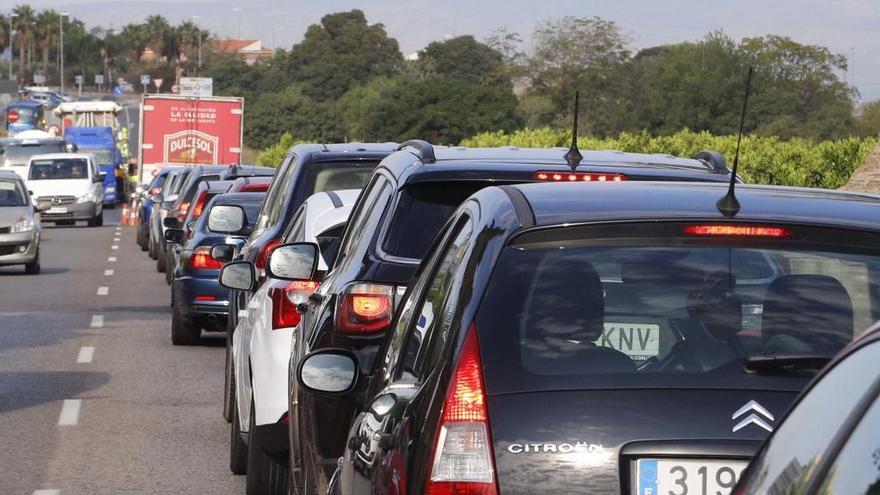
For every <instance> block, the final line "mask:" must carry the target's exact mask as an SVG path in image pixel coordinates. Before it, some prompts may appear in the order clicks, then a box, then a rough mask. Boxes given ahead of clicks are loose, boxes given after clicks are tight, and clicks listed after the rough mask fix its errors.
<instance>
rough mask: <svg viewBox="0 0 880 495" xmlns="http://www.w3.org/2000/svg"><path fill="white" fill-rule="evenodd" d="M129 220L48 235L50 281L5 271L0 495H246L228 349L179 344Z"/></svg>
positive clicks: (0, 313)
mask: <svg viewBox="0 0 880 495" xmlns="http://www.w3.org/2000/svg"><path fill="white" fill-rule="evenodd" d="M118 212H119V210H105V213H104V216H105V226H104V227H100V228H87V227H84V226H81V225H82V224H80V226H77V227H44V229H43V241H42V244H41V258H42V267H43V272H42V273H41V274H40V275H37V276H29V275H25V274H24V270H23V267H19V266H15V267H0V446H2V448H0V463H2V466H3V467H2V468H0V494H3V495H7V494H9V495H12V494H38V495H74V494H84V495H86V494H88V495H91V494H108V495H109V494H113V495H120V494H140V493H143V494H200V495H201V494H217V495H222V494H227V493H229V494H232V493H236V494H241V493H244V478H243V477H237V476H234V475H232V474H231V473H230V472H229V469H228V459H229V457H228V436H229V426H228V424H227V423H226V422H225V421H223V417H222V387H223V352H224V347H223V345H224V342H223V340H222V339H221V338H219V336H218V337H216V338H214V337H211V338H208V339H206V340H208V342H207V344H206V345H204V346H201V347H193V348H182V347H174V346H172V345H171V341H170V324H171V323H170V312H169V300H170V296H169V289H168V287H167V286H166V285H165V282H164V280H163V278H162V276H160V274H158V273H157V272H156V270H155V262H153V261H152V260H150V259H149V258H147V256H146V253H142V252H141V251H140V248H138V246H137V245H136V244H135V242H134V228H133V227H128V226H122V227H117V226H118V224H119V222H118V218H119V214H118ZM117 239H118V241H117Z"/></svg>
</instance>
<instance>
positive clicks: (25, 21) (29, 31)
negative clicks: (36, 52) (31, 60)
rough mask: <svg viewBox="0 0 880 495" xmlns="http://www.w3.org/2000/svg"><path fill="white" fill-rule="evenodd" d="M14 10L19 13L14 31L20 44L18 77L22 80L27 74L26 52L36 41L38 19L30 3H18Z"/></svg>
mask: <svg viewBox="0 0 880 495" xmlns="http://www.w3.org/2000/svg"><path fill="white" fill-rule="evenodd" d="M13 12H14V13H15V14H17V15H18V17H16V18H15V21H14V23H15V27H14V31H15V42H16V45H17V46H18V72H19V75H18V77H19V80H22V79H24V78H25V76H26V74H27V70H26V67H27V65H26V64H27V57H26V56H25V53H26V51H27V50H29V49H31V47H32V45H33V43H34V37H35V34H34V30H35V22H36V19H35V14H34V9H32V8H31V7H30V5H18V6H16V7H15V8H14V9H13Z"/></svg>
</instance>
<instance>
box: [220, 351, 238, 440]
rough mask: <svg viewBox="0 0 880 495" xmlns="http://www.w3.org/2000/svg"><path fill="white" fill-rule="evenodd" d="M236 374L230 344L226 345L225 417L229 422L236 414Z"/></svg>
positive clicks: (224, 376)
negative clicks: (234, 373)
mask: <svg viewBox="0 0 880 495" xmlns="http://www.w3.org/2000/svg"><path fill="white" fill-rule="evenodd" d="M234 409H235V376H234V375H233V369H232V356H231V355H230V353H229V344H227V345H226V366H225V370H224V373H223V419H225V420H226V422H227V423H231V422H232V416H233V415H234V414H235V413H234V412H233V410H234Z"/></svg>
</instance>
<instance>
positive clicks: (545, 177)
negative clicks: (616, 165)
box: [535, 172, 627, 182]
mask: <svg viewBox="0 0 880 495" xmlns="http://www.w3.org/2000/svg"><path fill="white" fill-rule="evenodd" d="M535 178H536V179H538V180H539V181H541V182H621V181H625V180H626V179H627V177H626V176H625V175H623V174H604V173H593V172H535Z"/></svg>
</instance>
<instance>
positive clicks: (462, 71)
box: [419, 35, 511, 86]
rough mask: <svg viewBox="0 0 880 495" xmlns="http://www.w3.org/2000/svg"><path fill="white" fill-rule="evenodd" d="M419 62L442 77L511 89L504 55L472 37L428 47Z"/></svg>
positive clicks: (441, 42) (439, 42)
mask: <svg viewBox="0 0 880 495" xmlns="http://www.w3.org/2000/svg"><path fill="white" fill-rule="evenodd" d="M419 62H420V63H429V64H431V67H432V69H433V71H434V72H435V73H436V74H437V76H439V77H446V78H450V79H460V80H462V81H469V82H472V83H483V84H493V85H502V86H510V85H511V82H510V78H509V77H508V76H507V75H506V74H505V73H504V71H503V66H504V60H503V57H502V55H501V53H500V52H498V51H495V50H494V49H492V48H490V47H489V46H488V45H486V44H484V43H480V42H479V41H477V40H475V39H474V37H473V36H470V35H466V36H459V37H457V38H452V39H449V40H446V41H435V42H433V43H431V44H429V45H428V46H426V47H425V49H424V50H422V51H420V52H419Z"/></svg>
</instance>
